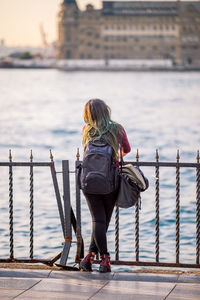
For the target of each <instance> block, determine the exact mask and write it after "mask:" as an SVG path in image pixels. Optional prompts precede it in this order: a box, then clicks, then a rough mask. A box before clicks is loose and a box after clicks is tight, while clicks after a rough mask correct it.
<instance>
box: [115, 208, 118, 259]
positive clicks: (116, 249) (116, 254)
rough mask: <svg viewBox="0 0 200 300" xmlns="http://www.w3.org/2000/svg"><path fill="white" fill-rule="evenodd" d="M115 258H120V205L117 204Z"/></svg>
mask: <svg viewBox="0 0 200 300" xmlns="http://www.w3.org/2000/svg"><path fill="white" fill-rule="evenodd" d="M115 260H119V206H118V205H117V204H116V206H115Z"/></svg>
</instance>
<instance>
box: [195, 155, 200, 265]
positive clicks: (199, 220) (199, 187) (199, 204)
mask: <svg viewBox="0 0 200 300" xmlns="http://www.w3.org/2000/svg"><path fill="white" fill-rule="evenodd" d="M197 163H198V164H199V150H198V151H197ZM199 255H200V166H199V167H197V169H196V264H199Z"/></svg>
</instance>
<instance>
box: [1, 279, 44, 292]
mask: <svg viewBox="0 0 200 300" xmlns="http://www.w3.org/2000/svg"><path fill="white" fill-rule="evenodd" d="M38 282H40V280H39V279H29V278H23V279H20V278H12V277H11V278H7V277H5V278H0V288H2V289H16V290H26V289H29V288H31V287H32V286H34V285H35V284H37V283H38Z"/></svg>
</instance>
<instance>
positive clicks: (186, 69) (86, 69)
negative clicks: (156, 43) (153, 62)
mask: <svg viewBox="0 0 200 300" xmlns="http://www.w3.org/2000/svg"><path fill="white" fill-rule="evenodd" d="M0 69H23V70H28V69H33V70H34V69H37V70H38V69H42V70H46V69H55V70H59V71H64V72H80V71H84V72H91V71H95V72H99V71H103V72H158V71H162V72H193V71H195V72H199V71H200V67H181V66H177V67H109V66H106V67H56V66H55V67H54V66H16V65H15V66H1V65H0Z"/></svg>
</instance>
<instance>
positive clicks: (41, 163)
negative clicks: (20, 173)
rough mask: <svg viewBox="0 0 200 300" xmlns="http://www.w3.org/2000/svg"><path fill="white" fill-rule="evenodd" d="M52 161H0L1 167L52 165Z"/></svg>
mask: <svg viewBox="0 0 200 300" xmlns="http://www.w3.org/2000/svg"><path fill="white" fill-rule="evenodd" d="M52 164H53V163H52V162H0V167H51V166H52Z"/></svg>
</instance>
